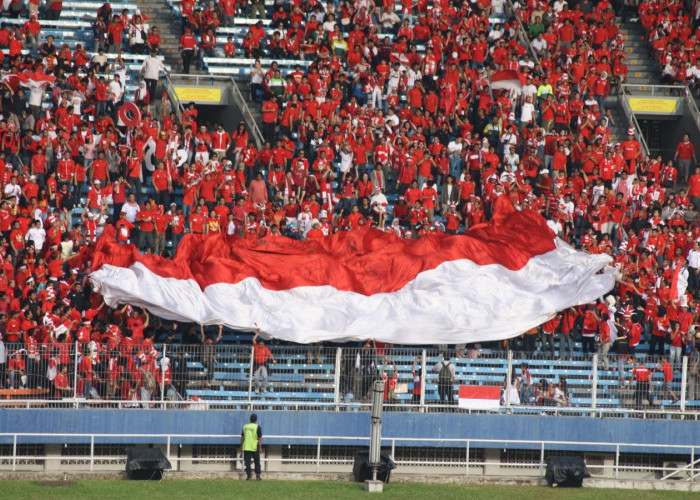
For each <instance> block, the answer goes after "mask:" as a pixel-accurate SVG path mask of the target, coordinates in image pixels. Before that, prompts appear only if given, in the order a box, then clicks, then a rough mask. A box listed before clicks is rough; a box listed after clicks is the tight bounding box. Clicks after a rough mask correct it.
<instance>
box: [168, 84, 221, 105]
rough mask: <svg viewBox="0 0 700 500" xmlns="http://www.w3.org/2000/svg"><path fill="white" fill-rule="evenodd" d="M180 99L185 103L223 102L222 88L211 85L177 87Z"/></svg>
mask: <svg viewBox="0 0 700 500" xmlns="http://www.w3.org/2000/svg"><path fill="white" fill-rule="evenodd" d="M175 92H176V93H177V97H178V99H180V102H182V103H183V104H186V103H188V102H190V101H193V102H210V103H213V104H219V103H220V102H221V89H220V88H211V87H175Z"/></svg>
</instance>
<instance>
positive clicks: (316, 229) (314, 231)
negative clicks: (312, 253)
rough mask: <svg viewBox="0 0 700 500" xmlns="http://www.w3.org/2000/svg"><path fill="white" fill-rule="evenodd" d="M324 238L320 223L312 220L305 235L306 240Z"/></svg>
mask: <svg viewBox="0 0 700 500" xmlns="http://www.w3.org/2000/svg"><path fill="white" fill-rule="evenodd" d="M324 236H325V235H324V234H323V230H322V229H321V221H319V220H318V219H313V220H312V221H311V229H309V230H308V231H307V233H306V239H307V240H315V239H320V238H323V237H324Z"/></svg>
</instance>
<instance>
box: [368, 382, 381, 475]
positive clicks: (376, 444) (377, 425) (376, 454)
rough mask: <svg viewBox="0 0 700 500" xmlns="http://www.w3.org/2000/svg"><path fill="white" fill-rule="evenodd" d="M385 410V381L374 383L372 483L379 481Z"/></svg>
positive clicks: (370, 448) (371, 439)
mask: <svg viewBox="0 0 700 500" xmlns="http://www.w3.org/2000/svg"><path fill="white" fill-rule="evenodd" d="M383 410H384V381H383V380H377V381H375V382H374V390H373V391H372V419H371V422H370V433H369V434H370V435H369V465H370V466H371V467H372V481H376V480H377V469H378V468H379V465H380V463H381V462H380V461H381V450H382V411H383Z"/></svg>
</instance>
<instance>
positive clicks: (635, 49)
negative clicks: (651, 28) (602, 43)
mask: <svg viewBox="0 0 700 500" xmlns="http://www.w3.org/2000/svg"><path fill="white" fill-rule="evenodd" d="M620 33H622V35H623V37H624V38H625V53H626V54H627V60H626V63H627V68H628V70H629V73H628V80H627V83H634V84H645V83H646V84H654V83H658V81H659V74H660V68H659V65H658V63H657V62H656V60H655V59H654V58H653V57H652V55H651V54H650V52H649V50H650V47H649V43H648V42H647V41H646V40H645V37H644V28H643V27H642V25H641V24H639V22H630V21H626V22H624V24H622V25H621V27H620Z"/></svg>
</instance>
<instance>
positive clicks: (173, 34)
mask: <svg viewBox="0 0 700 500" xmlns="http://www.w3.org/2000/svg"><path fill="white" fill-rule="evenodd" d="M137 5H138V6H139V9H140V10H141V12H143V13H144V14H146V15H147V16H149V17H150V18H151V19H153V20H154V25H155V26H157V27H158V28H159V29H160V32H161V38H162V40H163V41H162V45H161V47H162V53H163V56H164V57H165V62H166V64H168V65H170V67H171V68H172V72H173V73H181V72H182V59H181V58H180V53H179V51H178V43H179V40H180V35H181V33H182V32H181V26H182V24H181V23H180V21H179V20H178V19H177V18H176V17H175V15H174V13H173V11H172V10H171V9H170V8H169V7H168V6H167V5H166V4H165V3H164V2H163V1H162V0H138V2H137Z"/></svg>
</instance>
